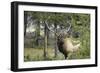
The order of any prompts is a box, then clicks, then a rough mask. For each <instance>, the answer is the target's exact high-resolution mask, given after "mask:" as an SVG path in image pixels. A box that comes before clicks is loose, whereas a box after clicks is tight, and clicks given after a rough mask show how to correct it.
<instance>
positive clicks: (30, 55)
mask: <svg viewBox="0 0 100 73" xmlns="http://www.w3.org/2000/svg"><path fill="white" fill-rule="evenodd" d="M86 51H87V50H86V49H81V48H80V50H79V51H78V52H76V53H72V55H71V56H70V57H69V58H68V59H69V60H73V59H86V58H90V56H89V55H87V52H86ZM43 55H44V54H43V49H36V48H25V50H24V61H25V62H28V61H46V60H50V61H52V60H64V55H63V54H62V53H60V52H58V55H57V57H55V55H54V49H50V48H48V51H47V58H46V59H45V58H44V56H43Z"/></svg>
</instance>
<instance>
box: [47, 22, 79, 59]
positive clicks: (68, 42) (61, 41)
mask: <svg viewBox="0 0 100 73" xmlns="http://www.w3.org/2000/svg"><path fill="white" fill-rule="evenodd" d="M46 25H47V28H48V29H49V30H50V31H51V32H53V33H55V31H53V30H51V29H50V28H49V26H48V24H47V23H46ZM70 28H71V24H70V26H69V27H68V28H67V29H63V30H61V32H60V33H59V34H57V33H56V34H57V46H58V50H59V51H60V52H61V53H62V54H63V55H64V57H65V59H68V58H69V57H70V54H72V53H74V52H77V51H78V50H79V47H80V41H73V40H72V38H71V36H70V34H68V32H69V30H70ZM73 43H76V44H75V45H74V44H73Z"/></svg>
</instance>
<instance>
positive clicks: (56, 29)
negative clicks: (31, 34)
mask: <svg viewBox="0 0 100 73" xmlns="http://www.w3.org/2000/svg"><path fill="white" fill-rule="evenodd" d="M56 33H57V24H55V57H57V54H58V52H57V49H58V47H57V35H56Z"/></svg>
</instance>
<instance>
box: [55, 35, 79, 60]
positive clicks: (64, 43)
mask: <svg viewBox="0 0 100 73" xmlns="http://www.w3.org/2000/svg"><path fill="white" fill-rule="evenodd" d="M78 42H79V41H73V40H72V39H71V38H70V37H67V36H66V35H65V36H64V35H61V36H58V40H57V45H58V50H59V51H60V52H61V53H62V54H63V55H64V57H65V59H66V58H68V56H69V55H70V53H73V52H76V51H78V50H79V47H80V43H78ZM73 43H78V44H76V45H73Z"/></svg>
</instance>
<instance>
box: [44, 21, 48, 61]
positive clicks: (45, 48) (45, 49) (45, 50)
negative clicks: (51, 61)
mask: <svg viewBox="0 0 100 73" xmlns="http://www.w3.org/2000/svg"><path fill="white" fill-rule="evenodd" d="M44 24H45V23H44ZM44 32H45V34H44V58H45V59H46V58H47V27H46V24H45V28H44Z"/></svg>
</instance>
